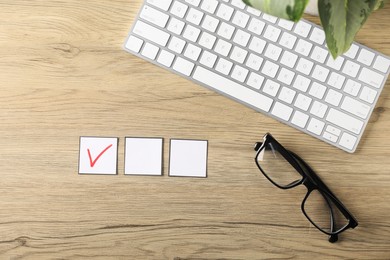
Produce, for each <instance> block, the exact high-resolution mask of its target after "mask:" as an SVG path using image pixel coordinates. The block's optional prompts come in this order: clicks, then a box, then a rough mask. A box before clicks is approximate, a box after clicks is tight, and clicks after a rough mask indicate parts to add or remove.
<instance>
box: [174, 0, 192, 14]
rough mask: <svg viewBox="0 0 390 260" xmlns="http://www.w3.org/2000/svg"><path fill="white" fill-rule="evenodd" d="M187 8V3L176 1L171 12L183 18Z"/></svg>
mask: <svg viewBox="0 0 390 260" xmlns="http://www.w3.org/2000/svg"><path fill="white" fill-rule="evenodd" d="M187 9H188V6H187V5H185V4H183V3H180V2H179V1H175V2H174V3H173V6H172V8H171V14H173V15H176V16H178V17H180V18H183V17H184V16H185V15H186V13H187Z"/></svg>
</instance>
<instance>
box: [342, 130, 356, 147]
mask: <svg viewBox="0 0 390 260" xmlns="http://www.w3.org/2000/svg"><path fill="white" fill-rule="evenodd" d="M356 141H357V138H356V137H355V136H353V135H351V134H348V133H343V135H342V136H341V139H340V142H339V144H340V145H341V146H343V147H345V148H347V149H348V150H352V149H353V148H354V147H355V144H356Z"/></svg>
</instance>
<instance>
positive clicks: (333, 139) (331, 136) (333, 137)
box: [322, 131, 338, 143]
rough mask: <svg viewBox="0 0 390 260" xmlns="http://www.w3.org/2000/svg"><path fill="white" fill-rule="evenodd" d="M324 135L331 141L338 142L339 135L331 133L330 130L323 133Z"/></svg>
mask: <svg viewBox="0 0 390 260" xmlns="http://www.w3.org/2000/svg"><path fill="white" fill-rule="evenodd" d="M322 136H323V137H324V138H325V139H326V140H329V141H331V142H332V143H336V142H337V140H338V137H337V136H335V135H333V134H331V133H329V132H326V131H325V132H324V133H323V134H322Z"/></svg>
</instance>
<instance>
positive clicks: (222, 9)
mask: <svg viewBox="0 0 390 260" xmlns="http://www.w3.org/2000/svg"><path fill="white" fill-rule="evenodd" d="M233 12H234V9H233V8H232V7H230V6H227V5H225V4H220V6H219V9H218V11H217V16H218V17H219V18H222V19H224V20H225V21H230V18H232V14H233Z"/></svg>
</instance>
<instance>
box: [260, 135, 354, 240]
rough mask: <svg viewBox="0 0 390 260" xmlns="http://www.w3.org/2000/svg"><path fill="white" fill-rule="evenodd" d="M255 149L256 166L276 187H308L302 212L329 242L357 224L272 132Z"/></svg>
mask: <svg viewBox="0 0 390 260" xmlns="http://www.w3.org/2000/svg"><path fill="white" fill-rule="evenodd" d="M255 151H257V153H256V158H255V161H256V164H257V167H259V169H260V171H261V172H262V173H263V174H264V176H265V177H266V178H267V179H268V180H269V181H270V182H272V183H273V184H274V185H275V186H277V187H279V188H281V189H291V188H294V187H296V186H298V185H300V184H303V185H305V186H306V188H307V194H306V196H305V198H304V199H303V201H302V204H301V209H302V212H303V214H304V215H305V216H306V218H307V219H308V220H309V221H310V222H311V223H312V224H313V225H314V226H315V227H316V228H318V229H319V230H320V231H322V232H324V233H325V234H327V235H329V242H331V243H334V242H336V241H337V240H338V234H340V233H341V232H343V231H345V230H346V229H348V228H355V227H356V226H357V225H358V222H357V220H356V219H355V218H354V217H353V216H352V214H351V213H350V212H349V211H348V210H347V208H346V207H345V206H344V205H343V204H342V203H341V201H340V200H339V199H337V197H336V196H335V195H334V194H333V193H332V192H331V191H330V189H329V188H328V187H327V186H326V185H325V183H324V182H322V180H321V179H320V178H319V177H318V176H317V174H316V173H315V172H314V171H313V170H312V169H311V168H310V166H309V165H308V164H307V163H306V162H305V161H304V160H302V159H301V158H300V157H299V156H298V155H296V154H295V153H293V152H291V151H288V150H286V149H285V148H284V147H283V146H282V145H281V144H279V143H278V142H277V141H276V140H275V138H273V137H272V135H271V134H269V133H267V134H266V135H265V136H264V138H263V142H262V143H261V142H258V143H256V145H255Z"/></svg>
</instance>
